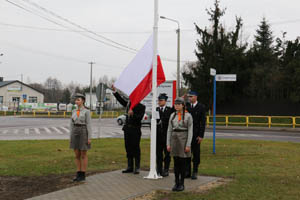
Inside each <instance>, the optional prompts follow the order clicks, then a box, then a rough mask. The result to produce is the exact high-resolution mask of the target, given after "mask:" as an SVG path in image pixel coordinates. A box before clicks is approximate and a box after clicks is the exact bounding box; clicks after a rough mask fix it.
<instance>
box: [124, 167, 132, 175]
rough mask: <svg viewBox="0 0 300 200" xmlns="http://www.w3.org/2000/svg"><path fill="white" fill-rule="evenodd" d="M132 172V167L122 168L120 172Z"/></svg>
mask: <svg viewBox="0 0 300 200" xmlns="http://www.w3.org/2000/svg"><path fill="white" fill-rule="evenodd" d="M132 172H133V169H132V168H127V169H124V170H123V171H122V173H124V174H126V173H132Z"/></svg>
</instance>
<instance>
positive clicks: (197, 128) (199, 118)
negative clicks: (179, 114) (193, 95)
mask: <svg viewBox="0 0 300 200" xmlns="http://www.w3.org/2000/svg"><path fill="white" fill-rule="evenodd" d="M186 109H187V111H188V112H189V113H191V115H192V117H193V138H197V137H201V138H203V137H204V132H205V124H206V114H205V106H204V105H203V104H201V103H200V102H198V103H197V105H196V107H194V108H192V107H191V104H190V103H186Z"/></svg>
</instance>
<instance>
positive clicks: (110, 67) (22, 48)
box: [0, 41, 122, 69]
mask: <svg viewBox="0 0 300 200" xmlns="http://www.w3.org/2000/svg"><path fill="white" fill-rule="evenodd" d="M0 42H1V43H2V44H4V45H8V46H10V47H13V48H16V49H18V50H22V51H25V52H29V53H33V54H39V55H42V56H48V57H53V58H57V59H62V60H67V61H72V62H77V63H80V64H86V63H87V62H88V61H86V60H81V59H78V58H74V57H70V56H62V55H57V54H54V53H50V52H46V51H41V50H37V49H32V48H29V47H25V46H21V45H17V44H13V43H10V42H2V41H0ZM97 64H98V65H97V66H100V67H107V68H109V69H116V68H119V69H121V68H122V67H121V66H113V65H108V64H104V63H101V62H97Z"/></svg>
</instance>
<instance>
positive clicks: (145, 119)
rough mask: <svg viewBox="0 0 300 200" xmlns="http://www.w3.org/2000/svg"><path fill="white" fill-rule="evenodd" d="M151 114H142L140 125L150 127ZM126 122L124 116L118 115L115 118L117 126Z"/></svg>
mask: <svg viewBox="0 0 300 200" xmlns="http://www.w3.org/2000/svg"><path fill="white" fill-rule="evenodd" d="M151 116H152V115H151V112H146V113H145V114H144V117H143V120H142V124H143V125H150V124H151ZM125 120H126V115H125V114H123V115H120V116H119V117H117V123H118V124H119V125H123V124H124V123H125Z"/></svg>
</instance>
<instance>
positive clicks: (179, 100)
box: [175, 97, 184, 104]
mask: <svg viewBox="0 0 300 200" xmlns="http://www.w3.org/2000/svg"><path fill="white" fill-rule="evenodd" d="M175 104H184V99H183V98H182V97H177V98H176V99H175Z"/></svg>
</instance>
